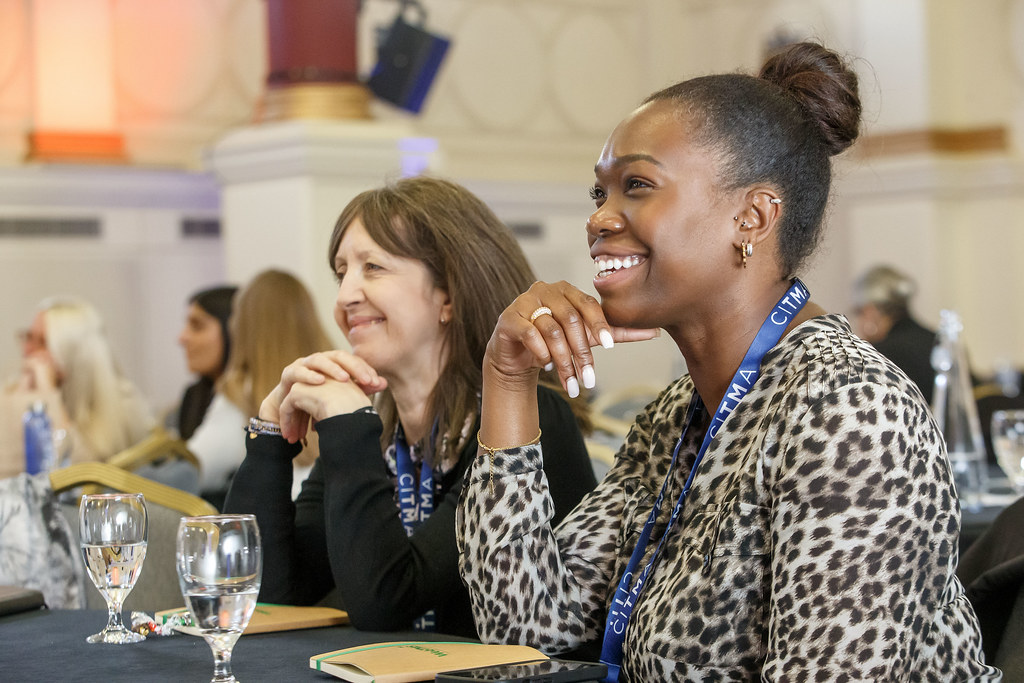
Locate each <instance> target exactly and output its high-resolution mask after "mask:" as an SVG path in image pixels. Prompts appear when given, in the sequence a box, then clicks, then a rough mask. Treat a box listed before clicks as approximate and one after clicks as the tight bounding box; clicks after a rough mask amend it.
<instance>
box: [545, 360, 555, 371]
mask: <svg viewBox="0 0 1024 683" xmlns="http://www.w3.org/2000/svg"><path fill="white" fill-rule="evenodd" d="M554 369H555V363H554V361H551V362H549V363H548V364H547V365H545V366H544V372H551V371H552V370H554Z"/></svg>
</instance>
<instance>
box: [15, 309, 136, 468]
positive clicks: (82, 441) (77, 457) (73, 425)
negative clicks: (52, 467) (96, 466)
mask: <svg viewBox="0 0 1024 683" xmlns="http://www.w3.org/2000/svg"><path fill="white" fill-rule="evenodd" d="M20 337H21V345H22V347H21V348H22V367H21V372H20V373H19V374H18V376H17V378H16V379H15V380H13V381H12V382H11V383H10V384H9V386H8V388H7V394H8V400H7V401H5V403H6V404H7V406H8V407H9V409H10V410H15V411H17V412H18V414H19V415H20V414H21V413H23V412H24V411H25V410H26V409H27V408H28V407H29V406H30V405H31V404H32V403H33V402H35V401H43V402H44V403H45V404H46V407H47V412H48V413H49V416H50V421H51V423H52V425H53V429H54V431H55V433H58V434H59V433H60V431H61V430H64V433H65V434H66V438H65V439H64V440H63V442H62V443H61V444H60V446H59V452H58V453H57V458H58V464H60V463H61V462H62V461H67V460H70V462H72V463H77V462H89V461H94V460H105V459H107V458H109V457H110V456H112V455H114V454H116V453H118V452H120V451H122V450H124V449H125V448H128V447H129V446H131V445H133V444H135V443H137V442H138V441H140V440H142V439H143V438H144V437H145V436H146V435H147V434H148V433H149V431H150V430H151V429H152V428H153V426H154V422H155V421H154V418H153V414H152V412H151V410H150V408H149V405H148V404H147V402H146V400H145V399H144V398H143V397H142V395H141V394H140V393H139V391H138V390H137V389H136V388H135V386H134V385H133V384H132V383H131V382H130V381H128V379H126V378H125V377H124V375H123V374H122V373H121V371H120V369H119V368H118V367H117V364H116V362H115V361H114V353H113V351H112V349H111V348H110V343H109V342H108V340H107V337H106V333H105V331H104V328H103V321H102V319H101V318H100V315H99V313H98V312H97V311H96V309H95V308H93V306H92V305H91V304H89V303H87V302H85V301H83V300H81V299H76V298H52V299H47V300H45V301H43V302H42V303H41V304H40V305H39V308H38V310H37V312H36V315H35V317H34V318H33V320H32V325H31V327H29V329H28V330H25V331H24V332H22V333H21V334H20ZM11 423H12V424H13V422H11ZM18 424H20V420H19V421H18ZM14 438H16V439H17V441H18V442H19V443H20V442H21V440H22V439H21V435H20V434H18V435H16V436H15V435H10V436H9V437H8V439H14ZM21 465H22V466H23V465H24V463H21Z"/></svg>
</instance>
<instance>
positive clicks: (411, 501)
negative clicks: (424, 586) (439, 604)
mask: <svg viewBox="0 0 1024 683" xmlns="http://www.w3.org/2000/svg"><path fill="white" fill-rule="evenodd" d="M436 435H437V423H436V422H435V423H434V428H433V429H431V431H430V443H435V437H436ZM395 470H396V472H397V474H398V511H399V514H400V515H401V517H402V526H403V527H405V535H406V536H412V535H413V532H415V531H416V527H418V526H419V525H420V524H421V523H422V522H424V521H425V520H426V519H427V518H428V517H430V514H431V513H432V512H433V511H434V472H433V470H432V469H431V467H430V465H429V463H427V462H426V461H422V462H420V480H419V486H416V465H415V464H414V463H413V461H412V453H411V452H410V449H409V444H408V443H407V442H406V440H405V431H404V430H403V429H402V428H401V426H399V428H398V432H397V434H396V435H395ZM436 625H437V619H436V614H435V613H434V610H428V611H427V612H426V613H424V614H422V615H421V616H419V617H417V618H416V620H415V621H413V629H414V630H416V631H433V630H434V628H435V627H436Z"/></svg>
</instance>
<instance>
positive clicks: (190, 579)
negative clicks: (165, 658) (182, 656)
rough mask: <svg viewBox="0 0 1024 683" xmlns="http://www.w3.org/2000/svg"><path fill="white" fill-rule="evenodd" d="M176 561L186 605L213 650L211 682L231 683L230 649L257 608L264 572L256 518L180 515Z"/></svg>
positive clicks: (232, 678) (249, 516) (232, 677)
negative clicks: (229, 682) (181, 516)
mask: <svg viewBox="0 0 1024 683" xmlns="http://www.w3.org/2000/svg"><path fill="white" fill-rule="evenodd" d="M177 563H178V580H179V583H180V584H181V593H182V595H183V596H184V597H185V606H186V607H188V610H189V612H191V613H192V620H193V622H194V624H195V626H196V628H198V629H199V631H200V632H201V633H202V634H203V638H205V639H206V642H207V643H209V645H210V649H212V650H213V663H214V667H213V678H212V679H211V683H226V682H228V681H234V680H236V679H235V677H234V676H233V675H232V674H231V650H232V648H234V646H235V642H236V641H237V640H238V637H239V636H240V635H242V631H244V630H245V627H246V626H247V625H248V624H249V618H250V617H252V613H253V610H254V609H255V608H256V596H257V595H258V594H259V592H260V579H261V577H262V573H263V559H262V548H261V546H260V531H259V527H258V526H257V525H256V517H254V516H253V515H209V516H206V517H183V518H182V519H181V522H180V523H179V524H178V548H177Z"/></svg>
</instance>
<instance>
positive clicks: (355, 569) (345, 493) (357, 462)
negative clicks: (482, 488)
mask: <svg viewBox="0 0 1024 683" xmlns="http://www.w3.org/2000/svg"><path fill="white" fill-rule="evenodd" d="M316 428H317V432H318V433H319V435H320V459H319V461H320V463H321V464H322V467H323V481H324V489H323V500H324V508H325V513H326V514H325V519H326V526H327V538H329V539H330V543H328V544H327V553H328V555H329V556H330V560H331V567H332V569H333V571H334V581H335V584H336V585H337V586H338V591H339V593H340V594H341V598H342V602H343V603H344V605H345V609H347V610H348V613H349V618H350V619H351V621H352V624H353V625H354V626H355V627H356V628H359V629H363V630H370V631H389V630H397V629H408V628H409V627H410V625H411V624H412V622H413V621H414V620H415V619H416V618H417V617H419V616H420V615H422V614H423V613H424V612H426V611H428V610H430V609H433V608H435V607H438V606H443V605H446V604H448V603H449V602H451V601H452V600H454V599H456V598H458V597H460V596H462V595H463V594H464V593H465V588H463V586H462V581H461V579H460V578H459V571H458V551H457V549H456V547H455V507H456V505H457V503H458V498H459V493H460V492H461V491H462V479H463V474H464V469H465V468H464V467H463V465H462V463H461V462H460V465H459V467H460V468H461V470H462V471H459V472H458V473H457V478H456V480H455V482H454V483H453V484H452V486H451V487H450V488H448V490H447V491H446V493H445V495H444V497H443V498H441V499H440V500H439V501H438V502H437V504H436V505H435V507H434V511H433V513H432V514H431V515H430V517H429V518H427V519H426V520H425V521H424V522H423V523H422V524H420V526H419V527H417V529H416V531H415V532H414V533H413V535H412V536H407V535H406V532H405V528H404V527H403V526H402V522H401V519H400V518H399V513H398V507H397V505H396V504H395V490H394V485H393V484H392V482H391V479H390V478H389V477H388V475H387V470H386V467H385V465H384V460H383V458H382V457H381V449H380V436H381V429H382V427H381V422H380V418H379V417H377V416H376V415H370V414H354V415H339V416H337V417H333V418H330V419H327V420H322V421H320V422H319V423H317V427H316ZM463 599H464V598H463Z"/></svg>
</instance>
